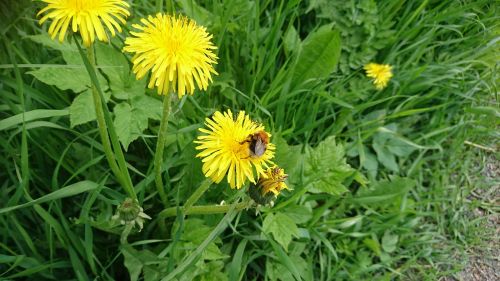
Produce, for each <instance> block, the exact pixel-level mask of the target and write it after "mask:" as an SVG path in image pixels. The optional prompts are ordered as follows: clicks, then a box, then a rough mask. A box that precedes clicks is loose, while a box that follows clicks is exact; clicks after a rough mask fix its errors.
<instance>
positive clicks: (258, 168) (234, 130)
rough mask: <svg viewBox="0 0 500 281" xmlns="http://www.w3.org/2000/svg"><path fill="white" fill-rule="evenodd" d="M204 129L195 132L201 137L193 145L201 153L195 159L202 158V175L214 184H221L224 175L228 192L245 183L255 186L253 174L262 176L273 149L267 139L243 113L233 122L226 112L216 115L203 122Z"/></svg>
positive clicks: (268, 163)
mask: <svg viewBox="0 0 500 281" xmlns="http://www.w3.org/2000/svg"><path fill="white" fill-rule="evenodd" d="M205 125H206V126H207V127H208V129H205V128H200V129H199V130H200V132H202V133H204V134H205V135H201V136H198V138H197V140H196V141H195V143H197V144H199V145H198V146H197V147H196V149H197V150H201V152H200V153H198V155H196V157H199V158H202V162H203V168H202V169H203V173H204V174H205V176H206V177H209V178H211V179H212V180H213V181H214V182H216V183H219V182H221V181H222V179H223V178H224V176H225V175H226V174H227V181H228V182H229V185H230V186H231V188H235V187H236V188H238V189H239V188H241V187H242V186H243V185H244V184H245V181H246V180H247V179H248V180H249V181H250V182H252V183H254V184H255V174H257V175H258V176H260V175H262V174H264V171H265V170H264V169H266V168H268V167H269V165H270V164H272V162H271V159H272V158H273V157H274V150H275V149H276V147H275V146H274V145H273V144H272V143H269V138H270V137H271V135H270V134H268V133H266V132H265V131H264V126H263V125H261V124H258V123H255V122H253V121H252V120H251V119H250V117H249V116H248V115H246V114H245V112H244V111H240V112H239V114H238V115H237V116H236V118H234V117H233V113H232V112H231V111H230V110H228V111H227V112H225V113H224V114H223V113H221V112H219V111H217V112H215V113H214V115H213V117H212V119H210V118H206V119H205Z"/></svg>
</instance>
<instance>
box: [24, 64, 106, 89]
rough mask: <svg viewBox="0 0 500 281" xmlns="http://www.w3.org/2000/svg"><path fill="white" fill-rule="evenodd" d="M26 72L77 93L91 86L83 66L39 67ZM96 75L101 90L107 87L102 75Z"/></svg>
mask: <svg viewBox="0 0 500 281" xmlns="http://www.w3.org/2000/svg"><path fill="white" fill-rule="evenodd" d="M27 73H28V74H31V75H33V76H35V78H36V79H38V80H40V81H42V82H43V83H45V84H48V85H53V86H56V87H57V88H59V89H61V90H72V91H73V92H75V93H79V92H82V91H85V90H87V89H89V88H90V87H91V82H90V77H89V75H88V73H87V70H85V67H83V66H82V67H81V68H80V67H77V68H70V67H68V68H62V67H57V68H40V69H37V70H33V71H29V72H27ZM98 77H99V82H100V83H101V86H102V88H103V90H105V89H107V86H106V85H107V82H106V79H104V77H102V75H98Z"/></svg>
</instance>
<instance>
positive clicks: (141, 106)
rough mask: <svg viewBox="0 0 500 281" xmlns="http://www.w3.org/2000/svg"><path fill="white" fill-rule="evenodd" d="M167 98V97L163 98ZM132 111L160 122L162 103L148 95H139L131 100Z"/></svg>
mask: <svg viewBox="0 0 500 281" xmlns="http://www.w3.org/2000/svg"><path fill="white" fill-rule="evenodd" d="M165 98H168V97H165ZM130 101H131V104H132V107H133V109H134V110H137V111H139V112H141V114H142V115H144V116H146V117H147V118H150V119H153V120H160V119H161V116H162V108H163V105H162V102H161V101H160V100H158V99H155V98H153V97H150V96H148V95H139V96H134V97H132V98H131V100H130Z"/></svg>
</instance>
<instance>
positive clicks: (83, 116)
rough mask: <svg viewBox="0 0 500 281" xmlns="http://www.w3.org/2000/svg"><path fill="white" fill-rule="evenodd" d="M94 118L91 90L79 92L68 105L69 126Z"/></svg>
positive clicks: (106, 96)
mask: <svg viewBox="0 0 500 281" xmlns="http://www.w3.org/2000/svg"><path fill="white" fill-rule="evenodd" d="M104 95H105V97H104V98H105V99H106V102H107V101H108V100H109V92H105V93H104ZM95 119H96V115H95V106H94V98H93V97H92V90H87V91H85V92H83V93H81V94H79V95H78V96H77V97H76V98H75V99H74V100H73V102H72V103H71V106H70V107H69V120H70V124H71V127H72V128H73V127H75V126H76V125H81V124H84V123H87V122H90V121H93V120H95Z"/></svg>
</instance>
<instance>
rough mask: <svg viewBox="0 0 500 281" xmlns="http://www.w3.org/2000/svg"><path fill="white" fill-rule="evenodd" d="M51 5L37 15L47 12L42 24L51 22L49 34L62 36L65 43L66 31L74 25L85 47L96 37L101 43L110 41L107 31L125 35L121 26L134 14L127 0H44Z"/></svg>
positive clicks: (41, 20) (61, 40)
mask: <svg viewBox="0 0 500 281" xmlns="http://www.w3.org/2000/svg"><path fill="white" fill-rule="evenodd" d="M40 1H42V2H45V3H47V6H46V7H45V8H43V9H42V10H41V11H40V12H38V14H37V16H40V15H41V14H43V13H45V12H47V14H45V15H44V16H43V17H42V18H41V19H40V24H43V23H44V22H45V21H46V20H48V19H51V20H52V23H51V24H50V27H49V30H48V32H49V35H50V36H51V38H52V39H54V38H55V37H56V36H57V34H59V41H60V42H63V41H64V37H65V36H66V31H67V30H68V28H69V26H70V25H71V30H72V31H73V32H75V33H76V32H79V33H80V35H81V36H82V39H83V44H84V45H85V46H90V45H91V44H92V43H93V42H94V41H95V37H96V36H97V39H98V40H99V41H104V42H107V41H108V34H107V32H106V29H107V30H108V31H109V32H110V33H111V36H115V30H116V31H118V32H121V31H122V29H121V27H120V24H119V22H120V23H121V24H125V18H127V17H128V16H129V15H130V13H129V11H128V10H127V9H128V7H129V4H128V3H127V2H126V1H123V0H40Z"/></svg>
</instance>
